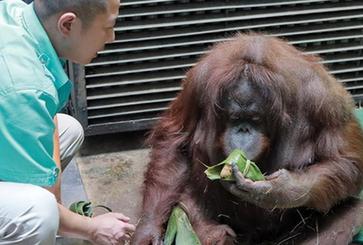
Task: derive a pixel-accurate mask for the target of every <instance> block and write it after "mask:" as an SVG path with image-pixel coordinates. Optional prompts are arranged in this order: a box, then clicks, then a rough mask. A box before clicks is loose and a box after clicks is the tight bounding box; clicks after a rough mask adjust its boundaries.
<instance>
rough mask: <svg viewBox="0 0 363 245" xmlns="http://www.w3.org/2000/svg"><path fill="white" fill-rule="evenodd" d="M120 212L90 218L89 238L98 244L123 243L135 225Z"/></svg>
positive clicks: (112, 244) (129, 236) (111, 244)
mask: <svg viewBox="0 0 363 245" xmlns="http://www.w3.org/2000/svg"><path fill="white" fill-rule="evenodd" d="M129 220H130V219H129V218H128V217H126V216H124V215H123V214H121V213H106V214H103V215H99V216H95V217H93V218H91V220H90V222H91V223H90V230H89V236H90V238H89V240H90V241H92V242H93V243H95V244H98V245H114V244H124V241H125V240H129V239H130V238H131V235H132V233H133V232H134V231H135V226H134V225H132V224H129Z"/></svg>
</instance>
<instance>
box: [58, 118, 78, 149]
mask: <svg viewBox="0 0 363 245" xmlns="http://www.w3.org/2000/svg"><path fill="white" fill-rule="evenodd" d="M57 117H58V128H59V134H60V138H61V139H63V138H64V141H66V142H69V143H68V145H74V144H76V145H78V146H80V145H81V144H82V142H83V140H84V130H83V127H82V125H81V124H80V123H79V122H78V120H77V119H75V118H74V117H72V116H69V115H67V114H61V113H60V114H57Z"/></svg>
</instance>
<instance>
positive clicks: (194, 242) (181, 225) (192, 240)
mask: <svg viewBox="0 0 363 245" xmlns="http://www.w3.org/2000/svg"><path fill="white" fill-rule="evenodd" d="M172 244H174V245H185V244H188V245H201V243H200V241H199V238H198V236H197V234H196V233H195V232H194V230H193V227H192V225H191V224H190V222H189V219H188V216H187V214H186V213H185V212H184V210H183V209H182V208H180V207H179V206H176V207H175V208H174V209H173V211H172V212H171V215H170V218H169V221H168V227H167V228H166V232H165V238H164V245H172Z"/></svg>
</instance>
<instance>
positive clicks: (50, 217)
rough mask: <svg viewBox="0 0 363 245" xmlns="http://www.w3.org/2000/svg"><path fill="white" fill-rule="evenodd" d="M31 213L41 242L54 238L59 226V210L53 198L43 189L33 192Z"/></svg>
mask: <svg viewBox="0 0 363 245" xmlns="http://www.w3.org/2000/svg"><path fill="white" fill-rule="evenodd" d="M31 213H32V214H31V217H33V218H34V224H35V227H37V229H38V230H39V237H40V238H42V239H41V240H43V239H48V238H49V237H53V236H54V237H55V235H56V234H57V231H58V226H59V210H58V203H57V200H56V198H55V196H54V195H53V194H52V193H50V192H49V191H47V190H45V189H44V188H41V187H39V188H37V189H36V191H34V199H33V205H32V211H31Z"/></svg>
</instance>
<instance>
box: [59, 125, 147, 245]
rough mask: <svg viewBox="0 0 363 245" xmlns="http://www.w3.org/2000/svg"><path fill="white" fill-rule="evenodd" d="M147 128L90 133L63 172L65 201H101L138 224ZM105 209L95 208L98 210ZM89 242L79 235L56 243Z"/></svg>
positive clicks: (98, 202)
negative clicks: (144, 129)
mask: <svg viewBox="0 0 363 245" xmlns="http://www.w3.org/2000/svg"><path fill="white" fill-rule="evenodd" d="M144 140H145V132H133V133H123V134H112V135H102V136H92V137H87V138H86V139H85V142H84V144H83V146H82V148H81V150H80V154H79V155H78V156H77V157H76V158H75V159H74V160H73V161H72V162H71V163H70V165H69V166H68V167H67V168H66V169H65V170H64V173H63V175H62V202H63V204H64V205H65V206H67V207H68V206H69V205H70V204H71V203H72V202H74V201H78V200H89V201H91V202H92V203H94V204H95V205H97V204H102V205H106V206H108V207H110V208H111V209H112V210H113V211H114V212H122V213H123V214H125V215H127V216H129V217H130V219H131V221H130V222H132V223H134V224H136V223H137V222H138V219H139V211H140V205H141V187H142V182H143V173H144V170H145V167H146V164H147V162H148V153H149V150H148V148H146V147H145V146H144ZM102 212H104V211H103V210H102V209H96V210H95V214H96V215H97V214H100V213H102ZM86 244H87V245H88V244H90V243H88V242H86V241H81V240H77V239H69V238H58V239H57V245H86Z"/></svg>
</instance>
